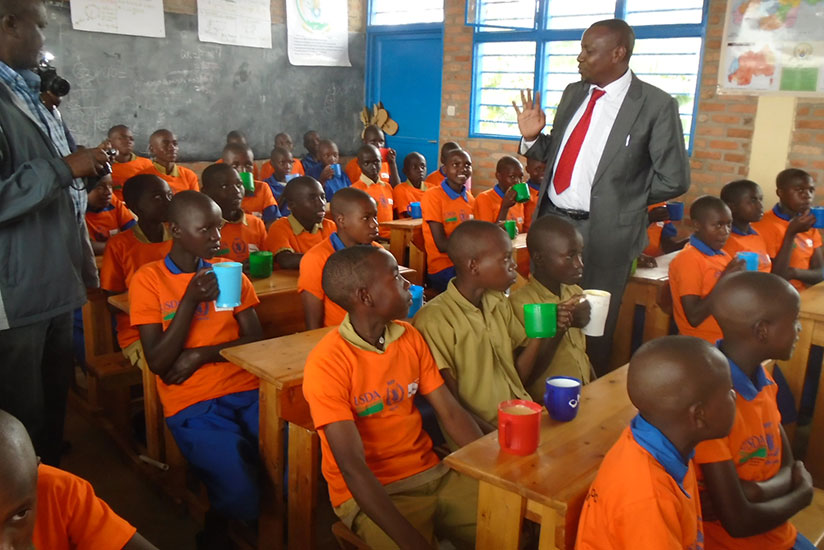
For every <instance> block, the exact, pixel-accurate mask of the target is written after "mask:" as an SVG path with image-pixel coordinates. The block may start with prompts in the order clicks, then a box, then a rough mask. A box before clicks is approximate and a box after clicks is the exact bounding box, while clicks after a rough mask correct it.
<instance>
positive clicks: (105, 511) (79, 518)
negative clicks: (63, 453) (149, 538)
mask: <svg viewBox="0 0 824 550" xmlns="http://www.w3.org/2000/svg"><path fill="white" fill-rule="evenodd" d="M135 533H137V529H135V528H134V527H132V526H131V525H130V524H129V522H127V521H126V520H124V519H123V518H121V517H120V516H118V515H117V514H115V513H114V512H113V511H112V509H111V508H109V505H108V504H106V503H105V502H103V501H102V500H100V499H99V498H98V497H97V495H95V494H94V489H93V488H92V486H91V484H90V483H89V482H88V481H86V480H85V479H81V478H79V477H77V476H75V475H73V474H70V473H69V472H65V471H63V470H58V469H57V468H52V467H51V466H46V465H45V464H41V465H40V466H38V467H37V518H36V519H35V521H34V537H33V542H34V547H35V548H40V549H42V550H121V548H123V547H124V546H125V545H126V543H127V542H129V541H130V540H131V539H132V537H134V535H135Z"/></svg>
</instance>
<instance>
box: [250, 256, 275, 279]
mask: <svg viewBox="0 0 824 550" xmlns="http://www.w3.org/2000/svg"><path fill="white" fill-rule="evenodd" d="M273 267H274V254H272V253H271V252H269V251H268V250H258V251H257V252H252V253H251V254H249V275H251V276H252V277H255V278H257V279H265V278H266V277H268V276H269V275H271V274H272V268H273Z"/></svg>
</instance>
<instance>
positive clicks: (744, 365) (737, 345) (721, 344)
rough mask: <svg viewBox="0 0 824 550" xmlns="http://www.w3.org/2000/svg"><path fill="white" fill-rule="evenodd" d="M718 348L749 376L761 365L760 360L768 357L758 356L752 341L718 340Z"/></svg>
mask: <svg viewBox="0 0 824 550" xmlns="http://www.w3.org/2000/svg"><path fill="white" fill-rule="evenodd" d="M718 349H720V350H721V353H723V354H724V356H725V357H727V358H728V359H729V360H730V361H732V362H733V363H735V364H736V365H737V366H738V368H739V369H741V371H742V372H743V373H744V374H746V375H747V376H748V377H750V378H752V376H753V374H754V373H755V371H756V370H757V369H758V367H759V365H761V361H764V360H765V359H769V358H768V357H759V355H758V352H757V351H756V347H755V346H753V345H752V342H743V341H736V340H734V339H726V340H719V341H718Z"/></svg>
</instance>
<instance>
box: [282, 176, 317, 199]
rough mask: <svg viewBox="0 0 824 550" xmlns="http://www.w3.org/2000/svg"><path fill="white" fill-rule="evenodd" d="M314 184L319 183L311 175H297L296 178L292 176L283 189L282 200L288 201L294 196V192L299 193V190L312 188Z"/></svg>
mask: <svg viewBox="0 0 824 550" xmlns="http://www.w3.org/2000/svg"><path fill="white" fill-rule="evenodd" d="M316 185H320V182H318V180H316V179H315V178H313V177H312V176H298V177H296V178H292V180H291V181H289V182H288V183H287V184H286V187H285V188H284V189H283V200H285V201H289V200H290V199H293V198H294V196H295V194H296V193H300V191H301V190H303V189H313V188H314V187H315V186H316Z"/></svg>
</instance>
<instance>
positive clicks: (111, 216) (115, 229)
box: [86, 195, 137, 243]
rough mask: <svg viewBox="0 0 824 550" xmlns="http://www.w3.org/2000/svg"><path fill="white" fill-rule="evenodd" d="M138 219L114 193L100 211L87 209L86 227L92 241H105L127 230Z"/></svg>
mask: <svg viewBox="0 0 824 550" xmlns="http://www.w3.org/2000/svg"><path fill="white" fill-rule="evenodd" d="M136 223H137V221H136V220H135V219H134V214H132V212H131V210H129V209H128V208H126V205H125V204H124V203H123V201H121V200H120V199H118V198H117V197H115V196H114V195H112V199H111V201H109V204H107V205H106V206H105V207H103V209H102V210H100V211H99V212H94V211H92V210H86V228H87V229H88V230H89V237H90V238H91V240H92V241H95V242H98V243H105V242H106V241H108V240H109V237H111V236H112V235H116V234H118V233H120V232H121V231H126V230H127V229H129V228H130V227H132V226H133V225H134V224H136Z"/></svg>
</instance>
